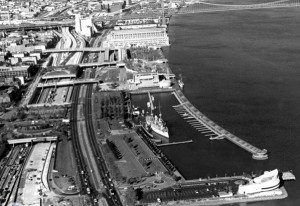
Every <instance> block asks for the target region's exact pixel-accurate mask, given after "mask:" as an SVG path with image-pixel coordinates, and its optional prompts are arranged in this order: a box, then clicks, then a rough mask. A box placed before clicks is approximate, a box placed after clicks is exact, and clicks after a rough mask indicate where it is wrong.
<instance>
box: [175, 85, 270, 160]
mask: <svg viewBox="0 0 300 206" xmlns="http://www.w3.org/2000/svg"><path fill="white" fill-rule="evenodd" d="M172 94H174V96H175V97H176V98H177V100H178V101H179V103H180V104H179V105H176V106H173V108H174V109H175V110H176V111H177V113H178V114H179V115H180V116H182V117H183V118H184V119H186V120H187V122H188V123H189V124H191V126H193V127H194V128H195V129H196V130H198V131H199V132H200V133H202V134H204V135H205V136H207V137H209V139H210V140H221V139H227V140H229V141H230V142H232V143H234V144H236V145H237V146H239V147H241V148H242V149H245V150H246V151H248V152H250V153H252V158H253V159H255V160H266V159H268V154H267V150H266V149H259V148H257V147H255V146H253V145H251V144H250V143H248V142H246V141H244V140H242V139H241V138H239V137H237V136H235V135H234V134H232V133H230V132H228V131H226V130H225V129H224V128H222V127H220V126H219V125H217V124H216V123H214V122H213V121H211V120H210V119H209V118H208V117H206V116H205V115H204V114H203V113H201V112H200V111H199V110H198V109H197V108H196V107H194V106H193V105H192V104H191V103H190V102H189V100H188V99H187V98H186V97H185V96H184V94H183V93H182V92H181V91H180V90H179V89H177V90H175V91H174V92H172Z"/></svg>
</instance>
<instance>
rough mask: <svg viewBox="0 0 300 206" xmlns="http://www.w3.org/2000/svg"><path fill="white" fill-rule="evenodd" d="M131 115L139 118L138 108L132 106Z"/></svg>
mask: <svg viewBox="0 0 300 206" xmlns="http://www.w3.org/2000/svg"><path fill="white" fill-rule="evenodd" d="M132 115H133V116H139V115H140V111H139V108H138V107H134V106H132Z"/></svg>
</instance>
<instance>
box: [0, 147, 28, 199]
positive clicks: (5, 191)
mask: <svg viewBox="0 0 300 206" xmlns="http://www.w3.org/2000/svg"><path fill="white" fill-rule="evenodd" d="M31 149H32V148H31V147H25V146H24V145H22V146H21V145H18V146H15V147H13V148H12V150H11V152H10V153H9V155H8V156H7V157H4V158H3V160H2V161H1V167H0V168H1V170H0V171H1V172H0V177H1V179H0V198H1V202H2V203H3V205H6V204H7V203H8V201H10V200H11V199H15V197H16V195H17V194H16V193H17V188H16V187H17V185H18V182H19V180H20V176H21V175H20V173H21V172H22V168H23V166H24V164H25V162H26V159H27V158H28V156H29V154H30V152H31Z"/></svg>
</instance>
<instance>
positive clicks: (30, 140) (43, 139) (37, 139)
mask: <svg viewBox="0 0 300 206" xmlns="http://www.w3.org/2000/svg"><path fill="white" fill-rule="evenodd" d="M56 140H57V136H49V137H30V138H22V139H9V140H7V142H8V144H12V145H14V144H24V143H33V142H51V141H56Z"/></svg>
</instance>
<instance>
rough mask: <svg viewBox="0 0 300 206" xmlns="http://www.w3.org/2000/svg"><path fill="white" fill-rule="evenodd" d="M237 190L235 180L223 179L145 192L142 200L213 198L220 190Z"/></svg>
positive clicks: (147, 201) (149, 201) (144, 201)
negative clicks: (211, 182)
mask: <svg viewBox="0 0 300 206" xmlns="http://www.w3.org/2000/svg"><path fill="white" fill-rule="evenodd" d="M236 190H237V185H236V184H235V183H234V181H222V182H220V183H213V184H206V183H202V184H196V185H184V186H182V187H180V188H174V187H173V188H172V187H170V188H166V189H161V190H155V191H149V192H144V194H143V198H142V199H141V202H143V203H151V202H157V198H160V199H161V201H162V202H163V201H178V200H189V199H199V198H211V197H218V192H221V191H222V192H228V191H233V192H235V191H236Z"/></svg>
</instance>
